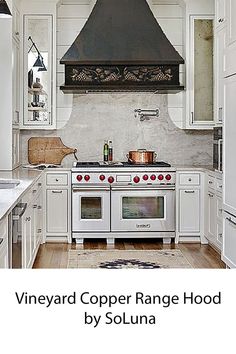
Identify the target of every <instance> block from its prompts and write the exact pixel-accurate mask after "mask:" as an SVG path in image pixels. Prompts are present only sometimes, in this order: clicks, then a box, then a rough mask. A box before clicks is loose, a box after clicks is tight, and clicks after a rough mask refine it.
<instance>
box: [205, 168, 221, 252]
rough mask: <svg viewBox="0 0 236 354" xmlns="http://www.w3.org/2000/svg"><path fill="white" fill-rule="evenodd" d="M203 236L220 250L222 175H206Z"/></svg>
mask: <svg viewBox="0 0 236 354" xmlns="http://www.w3.org/2000/svg"><path fill="white" fill-rule="evenodd" d="M206 179H207V183H206V199H205V200H206V205H205V210H206V212H205V237H206V238H207V240H208V241H209V243H210V244H211V245H213V246H214V247H216V248H217V249H218V250H219V251H221V250H222V241H223V216H222V177H219V176H218V174H214V172H212V173H211V174H208V175H207V176H206Z"/></svg>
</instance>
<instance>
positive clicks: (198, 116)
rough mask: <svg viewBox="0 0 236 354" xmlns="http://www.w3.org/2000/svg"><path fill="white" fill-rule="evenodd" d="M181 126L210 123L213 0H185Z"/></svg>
mask: <svg viewBox="0 0 236 354" xmlns="http://www.w3.org/2000/svg"><path fill="white" fill-rule="evenodd" d="M185 18H186V21H185V23H186V28H185V35H186V93H185V94H186V101H185V103H186V104H185V107H186V112H185V113H186V114H185V126H184V128H185V129H212V128H213V126H214V18H215V9H214V1H207V2H206V1H203V0H200V1H191V0H187V1H186V14H185Z"/></svg>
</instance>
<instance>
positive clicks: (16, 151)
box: [12, 129, 20, 169]
mask: <svg viewBox="0 0 236 354" xmlns="http://www.w3.org/2000/svg"><path fill="white" fill-rule="evenodd" d="M19 165H20V130H19V129H13V130H12V168H13V169H14V168H16V167H18V166H19Z"/></svg>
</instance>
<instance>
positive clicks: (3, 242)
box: [0, 218, 9, 269]
mask: <svg viewBox="0 0 236 354" xmlns="http://www.w3.org/2000/svg"><path fill="white" fill-rule="evenodd" d="M8 267H9V265H8V219H7V218H4V219H2V220H0V269H3V268H8Z"/></svg>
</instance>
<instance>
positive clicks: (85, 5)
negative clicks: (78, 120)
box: [57, 0, 185, 128]
mask: <svg viewBox="0 0 236 354" xmlns="http://www.w3.org/2000/svg"><path fill="white" fill-rule="evenodd" d="M94 3H95V1H94V0H62V1H61V4H59V6H58V16H57V17H58V21H57V122H58V125H57V126H58V128H61V127H63V126H64V125H65V124H66V122H67V121H68V120H69V118H70V115H71V112H72V102H73V95H68V94H66V95H65V94H63V93H62V92H61V91H60V89H59V86H60V85H62V84H64V66H63V65H60V63H59V61H60V59H61V58H62V56H63V55H64V54H65V52H66V51H67V50H68V49H69V47H70V46H71V44H72V43H73V41H74V40H75V38H76V37H77V35H78V34H79V33H80V31H81V29H82V28H83V26H84V24H85V22H86V20H87V18H88V16H89V15H90V13H91V10H92V7H93V5H94ZM148 3H149V5H150V7H151V9H152V11H153V13H154V16H155V17H156V19H157V21H158V22H159V24H160V26H161V27H162V29H163V31H164V32H165V34H166V36H167V37H168V39H169V40H170V42H171V43H172V44H173V45H174V47H175V48H176V50H177V51H178V52H179V53H180V55H182V56H184V40H183V29H184V18H183V9H182V8H181V6H180V5H179V4H178V3H177V1H173V0H169V1H165V0H149V1H148ZM184 69H185V67H184V65H181V68H180V72H181V74H180V79H181V84H184V83H185V73H184V71H185V70H184ZM183 102H184V101H183V93H179V94H176V95H175V94H174V95H168V107H169V114H170V117H171V119H172V121H173V122H174V123H175V124H176V125H177V126H179V127H182V114H183V113H184V112H183V111H184V110H183V107H184V103H183Z"/></svg>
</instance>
